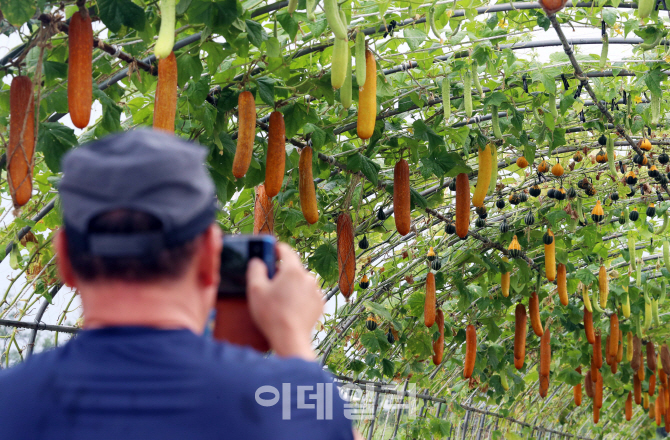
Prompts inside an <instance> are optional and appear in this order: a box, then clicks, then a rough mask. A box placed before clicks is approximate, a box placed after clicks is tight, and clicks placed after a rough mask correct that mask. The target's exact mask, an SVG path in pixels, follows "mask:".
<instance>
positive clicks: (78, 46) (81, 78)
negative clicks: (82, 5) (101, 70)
mask: <svg viewBox="0 0 670 440" xmlns="http://www.w3.org/2000/svg"><path fill="white" fill-rule="evenodd" d="M173 1H174V0H173ZM68 34H69V37H68V45H69V59H68V72H67V103H68V111H69V112H70V119H71V120H72V124H73V125H74V126H75V127H77V128H81V129H83V128H86V126H87V125H88V122H89V119H90V117H91V106H92V103H93V75H92V68H93V66H92V59H93V28H92V26H91V17H90V16H89V15H88V14H86V16H82V14H81V13H80V12H79V11H77V12H75V13H74V14H72V18H70V29H69V32H68ZM170 50H172V49H171V48H170ZM175 93H176V89H175ZM173 119H174V118H173Z"/></svg>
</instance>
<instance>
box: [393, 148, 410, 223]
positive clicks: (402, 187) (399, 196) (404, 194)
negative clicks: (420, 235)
mask: <svg viewBox="0 0 670 440" xmlns="http://www.w3.org/2000/svg"><path fill="white" fill-rule="evenodd" d="M410 211H411V209H410V190H409V165H408V164H407V161H406V160H405V159H400V160H399V161H398V163H396V164H395V168H394V169H393V218H394V220H395V227H396V229H397V230H398V234H400V235H407V234H409V231H410V226H411V223H412V220H411V217H410Z"/></svg>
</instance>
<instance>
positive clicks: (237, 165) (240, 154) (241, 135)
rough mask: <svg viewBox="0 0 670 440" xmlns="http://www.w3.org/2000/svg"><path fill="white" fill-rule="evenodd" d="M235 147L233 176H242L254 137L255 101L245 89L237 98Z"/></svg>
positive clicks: (247, 164) (249, 156)
mask: <svg viewBox="0 0 670 440" xmlns="http://www.w3.org/2000/svg"><path fill="white" fill-rule="evenodd" d="M237 123H238V133H237V148H236V149H235V158H234V159H233V176H235V177H237V178H238V179H240V178H242V177H244V175H245V174H247V171H248V170H249V165H250V164H251V157H252V155H253V151H254V139H255V138H256V102H255V100H254V95H253V94H252V93H251V92H250V91H248V90H245V91H244V92H242V93H240V96H239V97H238V98H237Z"/></svg>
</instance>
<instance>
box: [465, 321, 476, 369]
mask: <svg viewBox="0 0 670 440" xmlns="http://www.w3.org/2000/svg"><path fill="white" fill-rule="evenodd" d="M476 360H477V330H475V326H474V325H472V324H470V325H468V326H467V328H466V329H465V361H464V362H463V377H464V378H466V379H469V378H470V377H472V372H473V371H474V370H475V361H476Z"/></svg>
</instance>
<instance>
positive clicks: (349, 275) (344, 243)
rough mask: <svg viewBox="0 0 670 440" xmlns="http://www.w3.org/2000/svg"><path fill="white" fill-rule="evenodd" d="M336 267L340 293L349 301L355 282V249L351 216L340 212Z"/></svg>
mask: <svg viewBox="0 0 670 440" xmlns="http://www.w3.org/2000/svg"><path fill="white" fill-rule="evenodd" d="M337 267H338V270H339V282H338V285H339V287H340V292H342V295H344V297H345V298H346V299H347V301H349V297H350V296H351V294H352V292H353V291H354V283H355V282H356V248H355V247H354V224H353V222H352V221H351V215H349V213H346V212H341V213H340V215H339V216H338V217H337Z"/></svg>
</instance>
